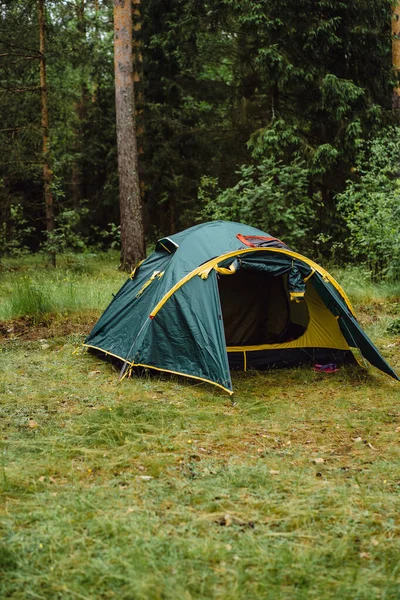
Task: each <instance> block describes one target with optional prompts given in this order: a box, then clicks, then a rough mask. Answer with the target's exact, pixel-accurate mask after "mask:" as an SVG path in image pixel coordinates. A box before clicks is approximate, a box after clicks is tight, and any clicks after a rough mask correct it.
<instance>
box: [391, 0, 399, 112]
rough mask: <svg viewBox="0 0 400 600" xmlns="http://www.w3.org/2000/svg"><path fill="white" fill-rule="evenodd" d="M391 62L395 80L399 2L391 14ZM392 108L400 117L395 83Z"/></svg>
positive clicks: (397, 61)
mask: <svg viewBox="0 0 400 600" xmlns="http://www.w3.org/2000/svg"><path fill="white" fill-rule="evenodd" d="M392 64H393V69H394V72H395V74H396V77H397V80H398V79H399V76H400V2H397V3H396V4H395V6H394V7H393V16H392ZM392 106H393V110H394V111H396V113H397V114H398V116H399V117H400V85H399V83H397V85H396V86H395V88H394V89H393V96H392Z"/></svg>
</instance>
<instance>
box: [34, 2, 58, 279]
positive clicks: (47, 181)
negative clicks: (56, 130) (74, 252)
mask: <svg viewBox="0 0 400 600" xmlns="http://www.w3.org/2000/svg"><path fill="white" fill-rule="evenodd" d="M38 8H39V44H40V90H41V98H42V152H43V187H44V202H45V207H46V231H47V232H48V233H51V232H52V231H53V230H54V226H55V221H54V202H53V193H52V190H51V183H52V179H53V173H52V170H51V168H50V140H49V111H48V106H47V80H46V54H45V53H46V31H45V7H44V0H39V3H38ZM50 258H51V262H52V264H53V266H54V267H55V266H56V255H55V252H50Z"/></svg>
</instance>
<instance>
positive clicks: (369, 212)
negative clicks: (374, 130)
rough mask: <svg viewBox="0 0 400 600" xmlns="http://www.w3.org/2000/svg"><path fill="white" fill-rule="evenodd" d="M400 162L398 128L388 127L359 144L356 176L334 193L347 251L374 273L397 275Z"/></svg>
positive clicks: (399, 275) (399, 270) (399, 264)
mask: <svg viewBox="0 0 400 600" xmlns="http://www.w3.org/2000/svg"><path fill="white" fill-rule="evenodd" d="M399 165H400V129H399V128H394V127H391V128H389V129H387V130H386V131H384V132H383V133H382V134H381V135H380V136H378V137H376V138H375V139H373V140H372V141H371V142H369V143H367V144H364V145H363V146H362V147H361V149H360V152H359V156H358V158H357V161H356V166H355V167H354V172H355V178H354V179H353V180H350V181H349V182H348V185H347V188H346V190H345V191H344V192H343V193H342V194H339V195H338V196H337V208H338V210H339V211H340V212H341V214H342V215H343V216H344V218H345V220H346V224H347V227H348V230H349V232H350V235H349V236H348V238H347V245H348V248H349V251H350V254H351V256H352V257H353V258H354V259H357V260H358V261H361V262H362V263H364V264H366V265H367V266H368V268H369V269H371V272H372V273H373V275H374V276H376V277H378V276H379V277H380V276H384V277H387V278H400V178H399V175H400V171H399Z"/></svg>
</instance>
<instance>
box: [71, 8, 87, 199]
mask: <svg viewBox="0 0 400 600" xmlns="http://www.w3.org/2000/svg"><path fill="white" fill-rule="evenodd" d="M76 16H77V22H78V27H77V30H78V33H79V42H78V43H79V46H78V48H79V47H83V46H84V45H85V42H86V24H85V0H78V2H77V4H76ZM79 87H80V92H79V100H77V102H75V105H74V108H75V114H76V124H75V127H74V144H73V150H74V154H75V157H74V160H73V163H72V169H71V201H72V207H73V208H74V210H78V209H79V208H80V206H81V201H82V167H81V163H82V154H83V121H84V118H85V112H86V96H87V94H86V86H85V83H84V81H83V80H82V76H81V77H80V83H79Z"/></svg>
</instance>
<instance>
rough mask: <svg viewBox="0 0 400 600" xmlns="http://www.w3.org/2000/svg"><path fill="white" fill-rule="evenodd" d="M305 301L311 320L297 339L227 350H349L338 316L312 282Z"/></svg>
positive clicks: (228, 349) (231, 347) (232, 347)
mask: <svg viewBox="0 0 400 600" xmlns="http://www.w3.org/2000/svg"><path fill="white" fill-rule="evenodd" d="M304 302H306V303H307V308H308V312H309V316H310V321H309V324H308V327H307V329H306V331H305V333H304V334H303V335H302V336H300V337H299V338H297V339H296V340H292V341H290V342H285V343H283V344H263V345H260V346H228V347H227V351H228V352H239V351H243V350H246V351H251V350H284V349H285V348H336V349H338V350H349V345H348V344H347V342H346V340H345V339H344V337H343V334H342V332H341V331H340V327H339V324H338V322H337V320H336V318H335V317H334V316H333V314H332V313H331V312H330V310H328V309H327V308H326V306H325V304H324V303H323V302H322V300H321V298H320V297H319V295H318V294H317V292H316V291H315V289H314V286H313V285H312V284H311V282H308V283H307V287H306V293H305V296H304Z"/></svg>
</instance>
